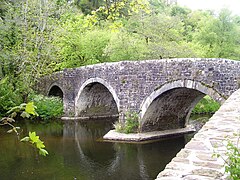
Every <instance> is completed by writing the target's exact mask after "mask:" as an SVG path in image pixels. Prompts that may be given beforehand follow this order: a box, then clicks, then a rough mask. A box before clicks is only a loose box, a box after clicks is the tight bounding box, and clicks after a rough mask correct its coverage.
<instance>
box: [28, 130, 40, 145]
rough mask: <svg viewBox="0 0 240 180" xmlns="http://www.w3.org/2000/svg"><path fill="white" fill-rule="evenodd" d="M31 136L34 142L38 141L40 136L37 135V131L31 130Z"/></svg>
mask: <svg viewBox="0 0 240 180" xmlns="http://www.w3.org/2000/svg"><path fill="white" fill-rule="evenodd" d="M29 138H30V140H31V142H32V143H37V142H38V141H39V136H36V132H29Z"/></svg>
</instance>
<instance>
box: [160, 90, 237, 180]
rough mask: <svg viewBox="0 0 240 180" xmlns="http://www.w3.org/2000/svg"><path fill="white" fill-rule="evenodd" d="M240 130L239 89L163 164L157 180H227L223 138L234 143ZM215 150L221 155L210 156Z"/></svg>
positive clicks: (224, 140) (224, 141)
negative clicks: (217, 156) (162, 169)
mask: <svg viewBox="0 0 240 180" xmlns="http://www.w3.org/2000/svg"><path fill="white" fill-rule="evenodd" d="M239 130H240V90H237V91H236V92H234V93H233V94H232V95H231V96H230V97H229V98H228V99H227V100H226V101H225V102H224V104H223V105H222V106H221V107H220V109H219V110H218V111H217V112H216V113H215V114H214V115H213V116H212V118H210V120H209V121H208V122H207V123H206V124H205V125H204V126H203V127H202V129H201V130H200V131H199V132H198V133H197V134H196V135H195V136H194V138H193V139H192V140H191V141H190V142H189V143H187V144H186V145H185V148H184V149H182V150H181V151H180V152H179V153H178V154H177V155H176V157H175V158H173V159H172V161H171V162H170V163H169V164H168V165H166V167H165V170H164V171H162V172H161V173H160V174H159V175H158V177H157V179H159V180H188V179H189V180H193V179H194V180H204V179H208V180H216V179H219V180H225V179H226V180H227V179H228V178H227V176H228V175H227V174H224V160H223V159H222V158H225V159H226V158H227V157H226V155H225V153H226V146H224V144H225V145H226V138H228V139H230V140H231V141H232V142H233V143H234V144H236V143H237V141H238V139H237V138H236V136H234V133H238V132H239ZM214 152H218V153H219V154H221V157H219V158H216V157H213V156H212V155H213V153H214Z"/></svg>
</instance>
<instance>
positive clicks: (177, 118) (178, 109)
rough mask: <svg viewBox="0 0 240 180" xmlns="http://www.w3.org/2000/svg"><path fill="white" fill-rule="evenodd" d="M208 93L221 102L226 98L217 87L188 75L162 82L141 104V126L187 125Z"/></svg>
mask: <svg viewBox="0 0 240 180" xmlns="http://www.w3.org/2000/svg"><path fill="white" fill-rule="evenodd" d="M205 95H209V96H210V97H212V98H213V99H214V100H215V101H217V102H219V103H220V104H222V103H223V102H224V100H225V99H224V98H223V97H222V96H221V95H220V94H219V93H218V92H217V91H216V90H215V89H214V88H211V87H209V86H207V85H204V83H201V82H198V81H193V80H186V79H185V80H176V81H172V82H169V83H166V84H164V85H162V86H161V87H160V88H158V89H156V90H155V91H153V92H152V93H151V94H150V95H149V96H148V97H147V98H145V99H144V100H143V102H142V104H141V106H140V110H141V111H140V130H141V131H154V130H167V129H177V128H183V127H185V126H186V125H187V123H188V119H189V117H190V114H191V111H192V109H193V108H194V107H195V105H196V104H197V103H198V102H199V100H201V99H202V98H203V97H204V96H205ZM153 114H155V115H153Z"/></svg>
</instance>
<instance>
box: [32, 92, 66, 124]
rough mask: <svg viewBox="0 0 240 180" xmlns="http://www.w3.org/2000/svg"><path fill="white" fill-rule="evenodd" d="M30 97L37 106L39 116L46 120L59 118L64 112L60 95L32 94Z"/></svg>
mask: <svg viewBox="0 0 240 180" xmlns="http://www.w3.org/2000/svg"><path fill="white" fill-rule="evenodd" d="M30 99H31V101H33V102H34V104H35V106H36V107H37V109H36V111H37V113H38V114H39V117H40V118H42V119H44V120H48V119H52V118H59V117H61V116H62V114H63V102H62V100H61V99H60V98H59V97H46V96H43V95H31V96H30Z"/></svg>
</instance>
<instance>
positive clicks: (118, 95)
mask: <svg viewBox="0 0 240 180" xmlns="http://www.w3.org/2000/svg"><path fill="white" fill-rule="evenodd" d="M239 83H240V62H238V61H232V60H227V59H162V60H146V61H122V62H116V63H103V64H96V65H89V66H85V67H80V68H74V69H65V70H64V71H62V72H58V73H54V74H52V75H51V76H48V77H44V78H42V79H41V80H40V82H39V83H38V87H37V88H38V91H39V92H41V93H43V94H45V95H57V96H60V97H62V98H63V102H64V112H65V116H67V117H95V116H98V117H100V116H104V117H106V116H112V115H119V119H120V121H124V119H125V113H126V112H129V111H131V112H137V113H139V116H140V130H141V131H142V132H148V131H161V130H167V129H178V128H183V127H185V126H186V124H187V123H188V117H189V116H190V114H191V110H192V109H193V107H194V106H195V105H196V104H197V103H198V101H199V100H200V99H202V98H203V97H204V96H205V95H209V96H211V97H212V98H213V99H215V100H216V101H218V102H220V103H223V102H224V101H225V100H226V99H227V98H228V97H229V96H230V95H231V94H232V93H233V92H234V91H235V90H237V89H238V88H239Z"/></svg>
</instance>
